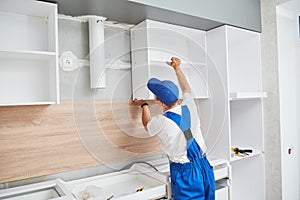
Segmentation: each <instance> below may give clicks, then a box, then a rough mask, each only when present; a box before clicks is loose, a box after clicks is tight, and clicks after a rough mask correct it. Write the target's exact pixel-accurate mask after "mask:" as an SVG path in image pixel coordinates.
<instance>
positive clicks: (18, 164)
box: [0, 101, 161, 183]
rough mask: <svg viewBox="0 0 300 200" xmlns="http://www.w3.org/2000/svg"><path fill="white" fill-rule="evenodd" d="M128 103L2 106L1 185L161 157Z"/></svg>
mask: <svg viewBox="0 0 300 200" xmlns="http://www.w3.org/2000/svg"><path fill="white" fill-rule="evenodd" d="M140 112H141V110H140V108H139V107H138V106H133V105H131V104H130V103H129V102H128V101H96V102H89V101H74V102H71V101H64V102H62V103H61V104H57V105H41V106H9V107H0V183H4V182H9V181H15V180H21V179H26V178H30V177H37V176H42V175H47V174H53V173H58V172H63V171H68V170H75V169H80V168H85V167H91V166H96V165H103V164H108V163H114V162H118V161H122V160H128V159H133V158H138V157H144V156H148V155H155V154H158V153H161V151H160V147H159V142H158V139H157V138H156V137H152V138H149V137H148V135H147V133H146V132H145V131H144V129H143V127H142V126H141V121H140V114H141V113H140Z"/></svg>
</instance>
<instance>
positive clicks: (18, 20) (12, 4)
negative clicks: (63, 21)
mask: <svg viewBox="0 0 300 200" xmlns="http://www.w3.org/2000/svg"><path fill="white" fill-rule="evenodd" d="M0 30H1V32H0V44H1V45H0V91H1V93H0V105H1V106H7V105H34V104H54V103H59V84H58V80H59V79H58V62H57V58H58V41H57V5H56V4H52V3H45V2H39V1H33V0H32V1H28V0H27V1H26V0H1V1H0Z"/></svg>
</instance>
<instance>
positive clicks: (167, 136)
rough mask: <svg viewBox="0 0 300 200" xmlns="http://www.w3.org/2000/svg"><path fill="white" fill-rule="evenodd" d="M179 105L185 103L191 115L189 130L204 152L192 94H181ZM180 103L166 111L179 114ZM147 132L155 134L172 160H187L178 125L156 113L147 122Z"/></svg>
mask: <svg viewBox="0 0 300 200" xmlns="http://www.w3.org/2000/svg"><path fill="white" fill-rule="evenodd" d="M181 105H186V106H187V107H188V109H189V111H190V115H191V132H192V134H193V137H194V138H195V140H196V141H197V143H198V145H199V146H200V148H201V149H202V152H203V153H205V151H206V146H205V143H204V139H203V136H202V133H201V129H200V118H199V116H198V112H197V105H196V103H195V101H194V99H193V96H192V95H191V94H189V93H184V94H183V101H182V103H181ZM181 105H178V106H176V107H174V108H172V109H170V110H167V111H166V112H174V113H176V114H178V115H181ZM147 129H148V133H149V134H150V135H151V136H154V135H157V136H158V137H159V139H160V145H161V148H162V150H163V151H164V152H165V153H166V154H168V156H169V159H170V160H171V161H172V162H179V163H185V162H189V159H188V158H187V145H186V143H187V141H186V139H185V136H184V133H183V132H182V131H181V129H180V127H179V126H178V125H177V124H176V123H175V122H174V121H173V120H171V119H169V118H167V117H165V116H164V115H157V116H154V117H152V118H151V120H150V121H149V122H148V124H147Z"/></svg>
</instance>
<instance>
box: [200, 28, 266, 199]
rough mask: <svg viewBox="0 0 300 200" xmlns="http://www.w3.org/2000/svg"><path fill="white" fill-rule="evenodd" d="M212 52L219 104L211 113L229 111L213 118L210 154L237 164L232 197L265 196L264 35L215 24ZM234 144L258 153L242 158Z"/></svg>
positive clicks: (211, 65) (210, 66) (213, 104)
mask: <svg viewBox="0 0 300 200" xmlns="http://www.w3.org/2000/svg"><path fill="white" fill-rule="evenodd" d="M207 55H208V60H207V63H208V74H209V76H208V77H209V78H208V85H209V91H210V93H211V95H212V100H211V104H210V106H211V107H213V108H217V109H213V110H212V112H213V114H212V116H214V115H216V116H218V115H220V113H225V114H224V115H222V116H221V117H219V118H217V117H215V118H213V119H212V120H211V125H210V126H211V127H213V128H211V129H207V131H208V133H207V135H208V136H209V138H207V139H208V144H207V145H208V149H210V153H209V154H210V155H212V156H215V157H220V158H224V159H227V160H228V161H229V162H230V165H231V166H232V170H231V174H232V177H231V178H232V184H231V187H230V191H231V198H230V199H232V200H239V199H257V200H263V199H265V194H264V182H265V178H264V154H263V152H264V137H263V134H264V129H263V98H265V97H266V96H267V94H266V93H265V92H264V91H262V75H261V58H260V34H259V33H256V32H253V31H249V30H244V29H240V28H236V27H232V26H228V25H225V26H221V27H218V28H215V29H212V30H210V31H208V32H207ZM206 106H207V105H206ZM206 111H207V110H206ZM215 127H221V128H219V129H216V128H215ZM232 147H237V148H239V149H251V150H252V151H253V152H252V153H250V154H249V155H248V156H243V157H241V156H237V155H235V154H234V153H233V152H232V151H231V148H232ZM254 169H255V170H254Z"/></svg>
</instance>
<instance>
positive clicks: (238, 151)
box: [231, 147, 253, 157]
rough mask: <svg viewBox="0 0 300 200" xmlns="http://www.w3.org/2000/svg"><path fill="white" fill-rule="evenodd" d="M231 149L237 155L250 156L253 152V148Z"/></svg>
mask: <svg viewBox="0 0 300 200" xmlns="http://www.w3.org/2000/svg"><path fill="white" fill-rule="evenodd" d="M231 150H232V151H233V152H234V153H235V155H237V156H242V157H243V156H249V154H250V153H252V152H253V151H252V149H239V148H237V147H232V148H231Z"/></svg>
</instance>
